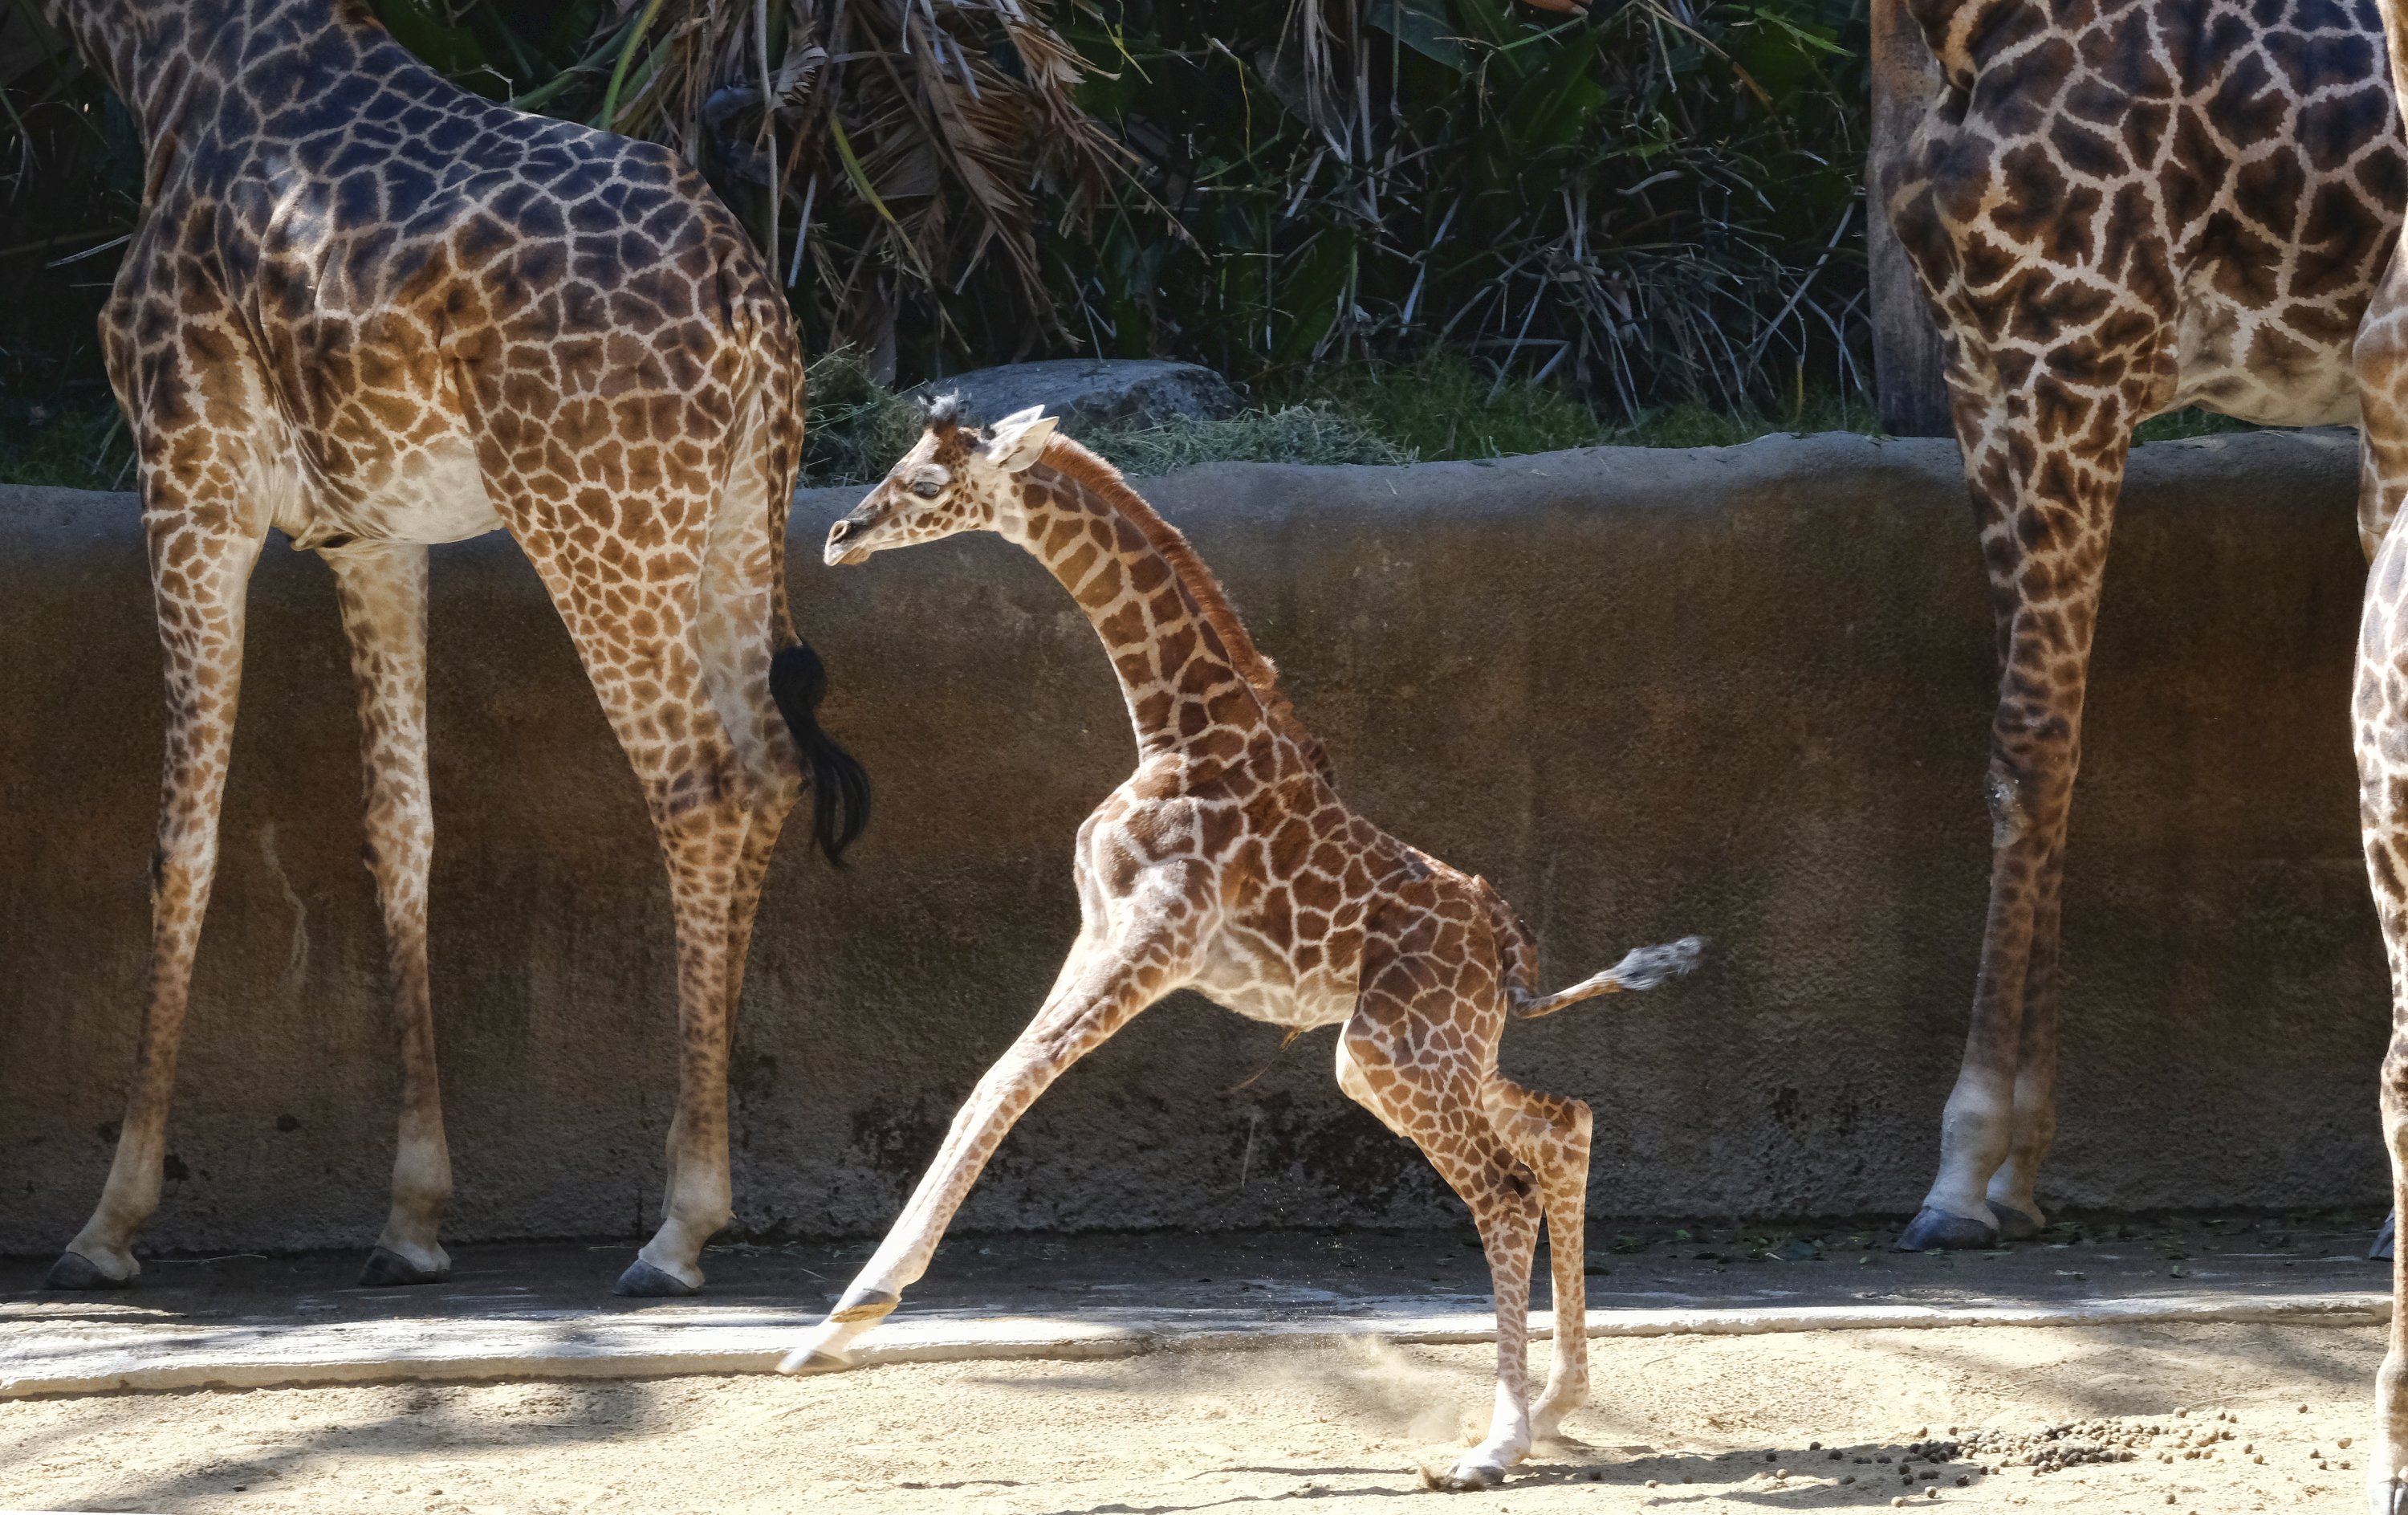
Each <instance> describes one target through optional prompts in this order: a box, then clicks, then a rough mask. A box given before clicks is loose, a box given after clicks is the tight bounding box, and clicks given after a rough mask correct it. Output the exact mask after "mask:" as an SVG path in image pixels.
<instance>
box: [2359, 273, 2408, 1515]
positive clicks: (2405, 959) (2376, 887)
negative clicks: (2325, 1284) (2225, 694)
mask: <svg viewBox="0 0 2408 1515" xmlns="http://www.w3.org/2000/svg"><path fill="white" fill-rule="evenodd" d="M2403 327H2408V318H2403V314H2402V302H2401V299H2400V298H2399V297H2398V296H2395V294H2394V292H2393V286H2392V283H2391V282H2390V281H2386V283H2385V285H2384V287H2383V288H2382V289H2381V290H2380V291H2379V292H2378V293H2377V295H2376V297H2375V301H2374V306H2373V309H2372V310H2370V311H2369V312H2368V316H2367V322H2366V325H2364V326H2362V327H2361V328H2360V330H2359V333H2358V353H2357V356H2358V389H2359V411H2360V414H2361V418H2362V425H2361V427H2360V431H2359V436H2360V447H2361V451H2360V454H2359V469H2360V472H2359V489H2360V493H2359V497H2358V512H2359V517H2358V518H2359V528H2360V534H2361V540H2362V541H2363V542H2364V544H2365V546H2366V548H2367V551H2368V553H2369V555H2370V556H2371V557H2372V569H2371V570H2370V571H2369V573H2368V574H2367V583H2366V599H2365V602H2364V605H2363V607H2362V608H2361V611H2360V620H2359V630H2358V669H2357V677H2356V687H2355V690H2354V691H2353V699H2352V700H2351V714H2352V717H2353V720H2352V726H2353V732H2352V735H2353V745H2354V746H2355V748H2356V753H2357V757H2358V828H2359V833H2360V840H2361V842H2362V844H2363V845H2364V847H2365V850H2366V872H2367V881H2368V884H2369V885H2370V887H2372V892H2373V896H2374V909H2375V916H2376V918H2377V919H2378V920H2379V921H2380V922H2381V923H2382V927H2383V945H2384V953H2385V957H2386V962H2387V966H2388V967H2389V969H2390V972H2391V1043H2390V1046H2389V1047H2388V1049H2387V1050H2386V1054H2385V1057H2384V1060H2383V1071H2382V1075H2381V1079H2380V1082H2379V1091H2380V1092H2379V1098H2380V1108H2381V1112H2382V1119H2383V1134H2384V1145H2385V1147H2386V1149H2387V1152H2388V1156H2389V1157H2390V1160H2391V1194H2392V1217H2393V1222H2396V1220H2397V1219H2398V1217H2399V1215H2400V1212H2401V1208H2402V1207H2403V1206H2408V785H2403V783H2402V780H2403V779H2408V761H2403V759H2402V756H2401V755H2402V753H2403V752H2408V539H2403V537H2402V535H2401V533H2399V532H2396V531H2393V530H2391V529H2390V527H2391V525H2392V523H2393V521H2394V518H2395V517H2396V515H2397V513H2398V509H2399V505H2400V498H2401V494H2402V492H2403V490H2404V489H2408V331H2404V330H2403ZM2393 1222H2386V1227H2385V1231H2386V1238H2387V1237H2388V1235H2389V1234H2390V1231H2391V1229H2392V1223H2393ZM2397 1251H2398V1248H2396V1247H2395V1248H2392V1249H2391V1251H2390V1252H2389V1253H2386V1255H2391V1256H2392V1258H2393V1261H2392V1265H2391V1301H2392V1308H2391V1322H2390V1326H2389V1329H2388V1333H2387V1335H2388V1340H2387V1342H2386V1350H2385V1352H2384V1358H2383V1365H2382V1366H2381V1367H2380V1368H2379V1369H2378V1370H2377V1371H2376V1373H2375V1377H2374V1437H2373V1445H2372V1447H2371V1448H2370V1449H2369V1456H2368V1458H2367V1475H2366V1493H2367V1505H2368V1508H2370V1509H2371V1510H2372V1512H2373V1515H2408V1310H2403V1306H2408V1258H2401V1257H2399V1256H2397V1255H2396V1254H2397Z"/></svg>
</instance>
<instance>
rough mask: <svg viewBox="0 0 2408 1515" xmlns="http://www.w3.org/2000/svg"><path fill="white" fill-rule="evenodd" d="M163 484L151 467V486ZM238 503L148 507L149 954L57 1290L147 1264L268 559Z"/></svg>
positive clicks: (92, 1284)
mask: <svg viewBox="0 0 2408 1515" xmlns="http://www.w3.org/2000/svg"><path fill="white" fill-rule="evenodd" d="M156 487H157V486H156V485H155V484H154V483H153V482H152V481H151V480H150V478H149V477H148V470H146V478H145V489H146V493H154V492H155V490H156ZM235 517H236V512H235V511H234V510H232V509H231V508H230V506H227V507H223V508H212V509H206V510H203V509H195V508H193V503H192V502H189V501H182V500H177V501H173V502H169V501H162V500H158V499H156V498H153V500H152V501H151V502H150V508H149V509H147V510H145V512H143V529H144V535H145V537H146V538H147V540H148V542H149V547H150V577H151V586H152V593H153V596H154V598H155V599H156V601H157V606H158V613H159V641H160V645H161V648H162V650H163V652H164V653H165V665H166V686H167V754H166V761H165V767H164V770H163V772H162V774H161V780H160V792H159V833H158V850H157V851H156V852H155V853H154V854H153V856H152V858H151V896H150V971H149V974H148V976H147V979H146V982H145V987H144V1005H143V1016H142V1030H141V1034H140V1039H139V1041H138V1042H137V1044H136V1050H135V1054H134V1076H133V1080H132V1083H131V1085H130V1086H129V1087H128V1089H127V1090H126V1095H125V1119H124V1123H123V1125H122V1127H121V1128H120V1130H119V1133H118V1138H117V1155H116V1157H115V1159H114V1160H113V1161H111V1162H110V1164H109V1169H108V1182H107V1184H106V1185H105V1186H104V1188H103V1189H102V1190H101V1196H100V1204H99V1205H97V1206H96V1207H95V1208H94V1209H93V1214H92V1219H89V1220H87V1221H85V1222H84V1226H83V1229H82V1230H81V1231H79V1232H78V1233H76V1236H75V1239H74V1240H73V1241H71V1242H69V1243H67V1247H66V1250H65V1252H64V1253H62V1254H61V1255H60V1257H59V1260H58V1262H56V1263H54V1264H53V1265H52V1266H51V1268H50V1274H49V1276H48V1277H46V1278H45V1279H44V1280H43V1282H44V1286H45V1287H47V1288H50V1289H114V1288H122V1287H124V1286H125V1285H126V1284H128V1283H130V1282H132V1281H133V1279H134V1277H135V1275H136V1274H138V1273H139V1272H141V1271H142V1270H141V1265H140V1264H139V1263H138V1262H136V1261H135V1259H134V1252H133V1243H134V1236H135V1233H136V1231H138V1230H139V1229H140V1228H141V1226H142V1223H143V1222H144V1221H146V1220H148V1219H150V1215H151V1213H152V1212H153V1211H155V1210H156V1209H157V1208H158V1207H159V1189H160V1180H161V1169H162V1166H163V1164H164V1163H165V1160H166V1155H167V1149H166V1131H167V1108H168V1104H169V1103H170V1101H171V1100H172V1098H173V1096H174V1093H175V1087H176V1054H177V1050H178V1048H179V1044H180V1043H181V1040H182V1036H183V1026H184V1011H185V1009H186V1007H187V1006H188V1004H189V1003H190V1001H191V993H192V981H193V952H194V950H195V949H196V948H197V947H198V946H199V945H200V939H201V919H202V916H204V915H206V914H207V913H208V904H209V886H210V884H211V882H212V881H213V879H214V878H215V877H216V873H217V858H218V814H219V806H220V804H221V802H222V800H223V798H224V794H225V776H226V760H227V757H228V756H229V754H230V753H231V751H232V749H233V746H234V722H235V707H236V696H237V694H238V692H239V690H240V687H241V684H242V628H243V593H244V590H245V587H246V586H247V585H248V584H249V583H250V580H251V565H252V564H253V563H255V562H257V561H258V558H259V545H260V543H259V539H258V538H256V537H254V536H251V535H250V534H248V533H247V532H244V531H241V530H239V529H238V528H236V527H234V526H233V525H232V523H233V521H234V518H235Z"/></svg>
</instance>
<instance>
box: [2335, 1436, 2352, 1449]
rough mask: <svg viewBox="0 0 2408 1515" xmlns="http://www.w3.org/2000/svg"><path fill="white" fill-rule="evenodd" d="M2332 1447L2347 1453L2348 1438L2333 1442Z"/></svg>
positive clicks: (2344, 1437)
mask: <svg viewBox="0 0 2408 1515" xmlns="http://www.w3.org/2000/svg"><path fill="white" fill-rule="evenodd" d="M2333 1445H2334V1446H2336V1447H2339V1448H2340V1449H2341V1450H2343V1451H2347V1450H2349V1437H2347V1436H2343V1437H2342V1438H2341V1439H2340V1440H2339V1441H2336V1442H2334V1443H2333Z"/></svg>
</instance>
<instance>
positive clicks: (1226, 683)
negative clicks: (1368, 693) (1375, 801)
mask: <svg viewBox="0 0 2408 1515" xmlns="http://www.w3.org/2000/svg"><path fill="white" fill-rule="evenodd" d="M1062 446H1063V444H1061V443H1058V442H1057V443H1055V444H1054V449H1055V450H1054V452H1052V453H1049V454H1048V457H1049V461H1048V462H1046V463H1039V464H1038V465H1037V466H1036V467H1034V468H1032V469H1029V470H1028V471H1027V472H1026V473H1025V474H1024V475H1023V476H1022V483H1021V489H1020V500H1019V505H1020V510H1021V517H1022V524H1021V526H1020V528H1019V529H1018V530H1017V531H1014V532H1012V533H1011V535H1012V536H1013V537H1014V538H1015V539H1016V540H1017V541H1019V542H1020V544H1021V545H1022V546H1024V547H1025V548H1027V549H1028V551H1029V552H1030V553H1031V554H1033V555H1035V556H1036V558H1037V560H1038V561H1039V562H1040V563H1043V564H1044V565H1045V566H1046V568H1047V569H1048V570H1051V571H1052V572H1053V574H1054V578H1056V579H1058V580H1060V581H1061V584H1062V587H1063V588H1065V589H1067V590H1068V591H1069V592H1070V598H1071V599H1074V600H1076V601H1078V604H1079V608H1080V609H1081V610H1082V611H1083V612H1085V613H1086V616H1087V620H1088V622H1089V623H1090V624H1092V625H1093V626H1094V627H1095V628H1096V634H1097V636H1099V637H1101V638H1102V639H1103V642H1104V648H1105V650H1106V651H1107V652H1109V653H1110V654H1111V659H1112V670H1113V671H1114V672H1115V673H1116V674H1117V675H1118V676H1119V678H1120V685H1121V695H1122V697H1123V698H1124V699H1125V700H1126V701H1127V702H1128V712H1129V723H1130V725H1131V726H1133V727H1134V728H1135V729H1136V731H1137V743H1138V750H1139V753H1140V756H1141V757H1155V756H1159V755H1163V754H1168V753H1184V754H1186V755H1188V756H1191V757H1196V758H1197V759H1199V760H1203V761H1208V762H1212V761H1217V762H1230V761H1234V760H1235V759H1236V758H1237V757H1240V755H1241V754H1243V753H1244V752H1245V751H1246V750H1247V748H1248V747H1249V746H1250V745H1251V744H1252V743H1254V741H1255V739H1256V738H1257V737H1259V736H1261V735H1262V734H1264V733H1265V732H1267V731H1268V730H1269V729H1270V724H1271V723H1270V717H1269V713H1268V711H1267V708H1266V703H1265V696H1264V695H1263V693H1261V692H1259V691H1258V688H1257V685H1258V684H1260V685H1265V686H1267V685H1269V674H1268V672H1267V671H1265V670H1264V665H1263V664H1262V661H1261V655H1260V654H1258V653H1256V652H1255V651H1254V645H1253V643H1252V642H1250V641H1248V640H1247V638H1246V635H1245V631H1244V628H1241V627H1240V626H1239V624H1238V618H1237V613H1236V612H1235V611H1233V610H1232V609H1231V608H1230V606H1229V602H1228V599H1227V597H1226V596H1225V595H1224V594H1223V593H1222V592H1221V586H1220V585H1219V584H1216V583H1214V582H1213V580H1212V576H1211V573H1210V572H1208V571H1207V570H1205V568H1204V565H1203V563H1202V562H1201V561H1200V560H1199V559H1197V556H1196V555H1195V552H1194V550H1193V549H1191V548H1190V547H1189V546H1188V545H1187V541H1186V539H1185V538H1183V537H1182V536H1181V535H1180V534H1179V533H1178V532H1177V531H1176V530H1175V529H1173V528H1172V527H1170V526H1169V525H1168V523H1167V522H1165V521H1164V520H1163V519H1162V518H1161V517H1160V516H1158V515H1156V514H1155V513H1154V511H1153V509H1152V508H1151V507H1150V506H1148V505H1147V504H1146V503H1145V502H1144V501H1143V500H1141V499H1140V498H1138V497H1137V495H1136V493H1135V491H1133V490H1131V489H1129V488H1128V486H1127V485H1125V484H1124V483H1120V482H1119V481H1118V480H1117V479H1113V478H1109V477H1101V476H1098V477H1095V478H1087V477H1082V473H1085V472H1087V471H1088V470H1086V469H1081V468H1078V467H1077V466H1076V465H1073V468H1072V469H1057V468H1054V467H1052V466H1050V464H1051V460H1052V459H1053V458H1055V457H1058V456H1060V455H1061V454H1060V449H1061V448H1062ZM1250 675H1251V677H1250Z"/></svg>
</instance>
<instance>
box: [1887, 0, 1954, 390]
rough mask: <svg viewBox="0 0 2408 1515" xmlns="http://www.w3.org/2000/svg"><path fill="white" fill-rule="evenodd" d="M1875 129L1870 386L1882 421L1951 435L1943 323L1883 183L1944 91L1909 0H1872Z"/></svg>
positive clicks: (1937, 64) (1938, 69) (1935, 61)
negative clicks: (1894, 224)
mask: <svg viewBox="0 0 2408 1515" xmlns="http://www.w3.org/2000/svg"><path fill="white" fill-rule="evenodd" d="M1872 52H1873V59H1872V62H1873V113H1872V137H1871V146H1870V149H1869V151H1867V152H1866V154H1865V198H1866V201H1867V205H1868V208H1869V212H1870V213H1869V214H1868V215H1867V216H1866V218H1865V242H1866V247H1865V252H1866V262H1867V263H1868V265H1869V266H1870V271H1871V278H1872V317H1873V390H1874V393H1875V395H1876V396H1877V397H1879V399H1880V402H1881V423H1882V429H1883V430H1885V431H1886V432H1888V433H1889V434H1890V435H1892V436H1894V437H1947V436H1953V435H1955V432H1956V428H1955V426H1953V425H1952V424H1951V423H1950V421H1949V418H1948V385H1947V382H1946V381H1945V380H1944V379H1943V378H1942V373H1943V371H1944V370H1945V368H1946V363H1945V358H1944V356H1943V351H1942V345H1941V340H1940V326H1939V324H1938V322H1937V321H1935V320H1934V319H1933V317H1932V313H1931V307H1930V304H1929V303H1928V301H1926V300H1925V299H1924V297H1923V286H1922V285H1921V284H1920V283H1919V282H1918V281H1916V279H1915V277H1914V265H1912V264H1911V263H1909V262H1908V261H1907V256H1906V249H1905V248H1904V247H1902V246H1900V245H1899V239H1898V233H1897V232H1896V231H1894V230H1892V229H1891V227H1890V224H1889V207H1888V206H1887V205H1886V204H1885V203H1884V202H1883V199H1882V196H1881V193H1880V188H1879V186H1880V185H1881V184H1882V182H1883V180H1884V177H1885V169H1886V168H1887V167H1888V166H1889V165H1890V164H1891V163H1892V162H1893V161H1895V160H1896V159H1898V158H1899V157H1901V156H1903V155H1904V154H1905V152H1906V151H1907V146H1908V144H1909V142H1910V141H1911V140H1912V139H1913V138H1914V129H1915V127H1916V126H1917V125H1918V124H1920V123H1921V122H1922V120H1923V115H1924V110H1925V108H1927V107H1928V105H1929V103H1930V101H1931V99H1932V97H1933V96H1935V95H1936V94H1939V93H1940V64H1939V61H1938V60H1937V59H1935V58H1933V57H1932V56H1931V50H1930V48H1929V47H1928V45H1927V44H1926V43H1925V41H1924V39H1923V29H1922V28H1921V27H1920V26H1918V25H1917V24H1916V23H1915V20H1914V15H1913V14H1912V13H1911V12H1909V10H1908V9H1907V5H1906V0H1872Z"/></svg>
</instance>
